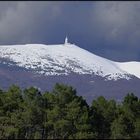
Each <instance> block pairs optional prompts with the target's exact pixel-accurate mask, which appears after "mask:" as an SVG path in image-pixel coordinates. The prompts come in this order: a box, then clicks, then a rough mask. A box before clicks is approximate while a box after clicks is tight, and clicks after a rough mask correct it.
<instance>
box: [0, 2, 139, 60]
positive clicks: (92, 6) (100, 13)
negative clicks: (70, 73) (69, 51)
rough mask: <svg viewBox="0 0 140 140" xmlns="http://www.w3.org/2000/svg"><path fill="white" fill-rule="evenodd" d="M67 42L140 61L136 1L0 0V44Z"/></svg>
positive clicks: (121, 57)
mask: <svg viewBox="0 0 140 140" xmlns="http://www.w3.org/2000/svg"><path fill="white" fill-rule="evenodd" d="M66 35H67V36H68V38H69V41H70V42H71V43H74V44H76V45H78V46H80V47H81V48H84V49H86V50H89V51H90V52H92V53H94V54H97V55H100V56H102V57H106V58H108V59H111V60H115V61H140V2H139V1H135V2H134V1H127V2H125V1H102V2H101V1H99V2H97V1H95V2H94V1H93V2H92V1H90V2H86V1H84V2H82V1H81V2H80V1H75V2H74V1H69V2H67V1H60V2H59V1H57V2H54V1H52V2H51V1H50V2H48V1H33V2H28V1H17V2H16V1H15V2H14V1H11V2H10V1H9V2H8V1H6V2H4V1H1V2H0V44H1V45H7V44H28V43H34V44H35V43H41V44H61V43H63V42H64V38H65V36H66Z"/></svg>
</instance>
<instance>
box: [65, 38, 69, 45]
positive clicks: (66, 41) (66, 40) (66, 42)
mask: <svg viewBox="0 0 140 140" xmlns="http://www.w3.org/2000/svg"><path fill="white" fill-rule="evenodd" d="M66 44H68V38H67V36H66V38H65V45H66Z"/></svg>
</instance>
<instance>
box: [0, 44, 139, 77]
mask: <svg viewBox="0 0 140 140" xmlns="http://www.w3.org/2000/svg"><path fill="white" fill-rule="evenodd" d="M0 58H1V59H6V60H7V61H6V62H4V63H7V62H8V60H10V61H12V62H15V63H16V65H17V66H20V67H23V68H26V69H28V70H33V71H34V72H37V73H40V74H44V75H68V74H69V73H71V72H74V73H78V74H95V75H99V76H102V77H105V78H106V79H107V80H111V79H114V80H117V79H120V78H125V79H127V80H128V79H131V78H130V75H129V74H132V75H135V76H136V77H139V78H140V72H138V71H137V70H135V67H137V66H138V68H139V65H140V63H139V62H137V63H138V64H137V63H133V64H131V63H130V62H128V63H118V62H113V61H110V60H108V59H105V58H102V57H99V56H97V55H94V54H92V53H90V52H88V51H86V50H84V49H82V48H80V47H78V46H76V45H74V44H69V43H66V44H60V45H43V44H26V45H9V46H0ZM10 61H9V64H10ZM1 63H2V61H1ZM132 65H133V68H131V67H132Z"/></svg>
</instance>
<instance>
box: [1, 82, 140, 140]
mask: <svg viewBox="0 0 140 140" xmlns="http://www.w3.org/2000/svg"><path fill="white" fill-rule="evenodd" d="M92 138H97V139H100V138H104V139H110V138H111V139H122V138H123V139H132V138H134V139H139V138H140V99H139V98H138V97H136V96H135V95H134V94H133V93H131V94H128V95H127V96H125V98H124V100H123V101H122V103H120V104H118V103H116V101H115V100H106V99H105V98H104V97H103V96H100V97H98V98H97V99H94V100H93V102H92V105H91V106H89V105H88V104H87V103H86V101H85V100H84V99H83V98H82V97H81V96H77V95H76V90H75V89H73V88H72V87H71V86H67V85H63V84H59V83H57V84H56V85H55V86H54V89H53V90H52V92H45V93H43V94H42V93H41V92H40V91H39V90H38V89H37V88H35V87H29V88H26V89H24V90H21V89H20V87H18V86H16V85H12V86H11V87H10V88H9V89H8V90H7V91H3V90H1V89H0V139H92Z"/></svg>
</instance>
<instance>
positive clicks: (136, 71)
mask: <svg viewBox="0 0 140 140" xmlns="http://www.w3.org/2000/svg"><path fill="white" fill-rule="evenodd" d="M117 65H118V67H120V68H121V69H122V70H124V71H126V72H128V73H130V74H132V75H135V76H136V77H138V78H140V62H134V61H132V62H125V63H117Z"/></svg>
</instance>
